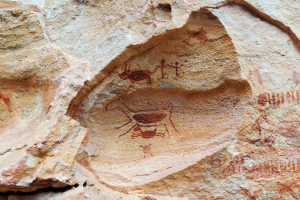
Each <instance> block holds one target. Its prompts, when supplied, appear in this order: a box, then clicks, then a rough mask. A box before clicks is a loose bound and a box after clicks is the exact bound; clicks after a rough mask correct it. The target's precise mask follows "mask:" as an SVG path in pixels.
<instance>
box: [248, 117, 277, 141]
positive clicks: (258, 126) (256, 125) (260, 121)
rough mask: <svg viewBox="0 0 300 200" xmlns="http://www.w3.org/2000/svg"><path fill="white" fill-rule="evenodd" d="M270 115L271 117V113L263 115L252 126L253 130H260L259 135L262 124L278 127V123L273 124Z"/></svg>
mask: <svg viewBox="0 0 300 200" xmlns="http://www.w3.org/2000/svg"><path fill="white" fill-rule="evenodd" d="M268 115H269V112H266V113H264V114H263V115H261V116H259V117H258V118H257V119H256V120H255V123H254V124H253V125H252V127H251V129H252V130H258V132H259V135H261V127H260V124H262V123H263V122H266V123H267V124H269V125H272V126H276V123H275V122H272V121H270V120H269V119H268Z"/></svg>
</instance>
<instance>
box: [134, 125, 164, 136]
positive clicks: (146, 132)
mask: <svg viewBox="0 0 300 200" xmlns="http://www.w3.org/2000/svg"><path fill="white" fill-rule="evenodd" d="M133 130H134V131H139V133H134V134H132V135H131V139H133V138H135V137H140V136H141V137H142V138H147V139H148V138H153V137H154V136H160V137H162V138H164V137H165V133H156V130H157V129H155V130H154V131H142V129H141V127H140V126H139V125H137V126H136V127H135V128H134V129H133Z"/></svg>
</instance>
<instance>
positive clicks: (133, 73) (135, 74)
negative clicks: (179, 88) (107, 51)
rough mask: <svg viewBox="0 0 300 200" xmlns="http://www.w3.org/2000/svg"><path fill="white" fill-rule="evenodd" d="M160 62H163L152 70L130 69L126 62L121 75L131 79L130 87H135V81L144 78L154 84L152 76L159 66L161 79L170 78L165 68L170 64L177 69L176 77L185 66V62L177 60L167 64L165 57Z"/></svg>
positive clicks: (149, 83) (124, 78)
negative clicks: (180, 62)
mask: <svg viewBox="0 0 300 200" xmlns="http://www.w3.org/2000/svg"><path fill="white" fill-rule="evenodd" d="M160 62H161V64H160V65H158V66H156V67H155V69H154V70H153V71H150V70H130V65H128V64H127V63H125V70H124V72H122V73H121V74H119V77H120V78H121V79H123V80H126V79H129V80H130V86H129V87H130V88H134V84H135V82H139V81H143V80H146V81H147V85H152V81H151V76H152V75H153V74H154V73H156V72H157V70H158V69H159V68H160V69H161V78H160V79H168V77H166V73H165V72H164V69H165V68H166V67H168V66H169V67H172V68H174V69H175V74H176V76H175V78H174V79H176V78H177V77H179V75H180V74H179V72H178V70H179V69H180V68H181V67H183V64H182V65H179V63H178V62H175V64H174V65H169V64H165V62H166V60H165V59H164V58H163V59H162V60H161V61H160Z"/></svg>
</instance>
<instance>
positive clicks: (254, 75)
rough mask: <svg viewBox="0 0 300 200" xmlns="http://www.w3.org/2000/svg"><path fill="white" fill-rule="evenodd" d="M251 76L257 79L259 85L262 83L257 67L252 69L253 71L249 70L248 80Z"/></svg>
mask: <svg viewBox="0 0 300 200" xmlns="http://www.w3.org/2000/svg"><path fill="white" fill-rule="evenodd" d="M253 77H255V78H257V79H258V83H259V85H262V84H263V79H262V76H261V75H260V73H259V70H258V69H256V70H254V71H251V70H249V75H248V80H252V78H253Z"/></svg>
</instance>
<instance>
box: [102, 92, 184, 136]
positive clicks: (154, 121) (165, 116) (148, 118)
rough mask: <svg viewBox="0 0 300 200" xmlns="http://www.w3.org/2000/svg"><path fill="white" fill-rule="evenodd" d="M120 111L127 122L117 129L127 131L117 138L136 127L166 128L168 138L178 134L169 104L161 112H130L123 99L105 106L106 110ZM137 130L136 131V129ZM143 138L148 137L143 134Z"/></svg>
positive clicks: (171, 106) (120, 98)
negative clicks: (126, 118) (161, 126)
mask: <svg viewBox="0 0 300 200" xmlns="http://www.w3.org/2000/svg"><path fill="white" fill-rule="evenodd" d="M116 109H119V110H121V111H122V112H123V113H124V114H125V115H126V116H127V117H128V119H129V121H128V122H127V123H126V124H124V125H122V126H120V127H117V129H120V128H126V129H127V131H126V132H125V133H123V134H121V135H119V137H121V136H124V135H126V134H127V133H128V132H130V131H131V130H132V129H133V128H134V127H135V126H136V125H138V126H144V127H154V126H160V125H163V126H165V128H166V131H167V133H168V135H169V137H170V133H171V134H173V135H174V134H178V135H179V133H178V131H177V130H176V128H175V126H174V124H173V122H172V120H171V116H172V111H173V104H172V103H170V104H169V105H168V107H167V108H166V109H161V110H153V111H151V110H150V111H137V112H135V111H133V110H131V109H130V108H129V107H128V106H127V105H126V104H125V99H124V97H122V96H121V97H119V98H118V99H116V100H113V101H111V102H110V103H108V104H107V105H106V110H116ZM136 130H137V129H136ZM141 136H142V137H143V133H141ZM144 136H145V137H148V134H147V136H146V134H145V133H144Z"/></svg>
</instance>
